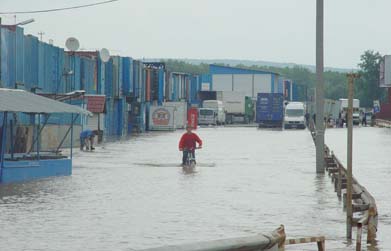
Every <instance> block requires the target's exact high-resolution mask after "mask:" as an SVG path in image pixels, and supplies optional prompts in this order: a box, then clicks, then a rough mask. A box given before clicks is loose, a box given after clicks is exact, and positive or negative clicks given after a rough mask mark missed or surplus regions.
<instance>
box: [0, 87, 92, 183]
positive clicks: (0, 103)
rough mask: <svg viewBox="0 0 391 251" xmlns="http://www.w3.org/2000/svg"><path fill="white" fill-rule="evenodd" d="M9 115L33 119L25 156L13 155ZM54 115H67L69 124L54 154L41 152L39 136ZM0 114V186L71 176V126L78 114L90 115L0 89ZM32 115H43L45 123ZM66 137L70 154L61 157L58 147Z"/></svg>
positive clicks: (25, 94) (23, 93)
mask: <svg viewBox="0 0 391 251" xmlns="http://www.w3.org/2000/svg"><path fill="white" fill-rule="evenodd" d="M10 113H25V114H29V115H31V116H32V117H36V120H37V121H35V123H34V124H35V130H34V135H33V143H32V146H31V148H30V149H29V151H26V152H25V153H20V152H18V153H15V152H14V139H13V137H14V136H13V135H14V132H13V131H14V128H13V127H14V125H13V123H12V120H9V118H10V117H11V116H10ZM54 113H60V114H64V113H66V114H71V124H70V125H69V128H68V129H67V131H66V133H65V136H64V137H63V138H62V140H61V142H60V144H59V146H58V147H57V149H56V150H55V151H51V152H41V151H40V138H41V133H42V130H43V128H44V127H45V126H46V124H47V122H48V119H49V117H50V114H54ZM0 115H2V116H0V161H1V163H0V183H12V182H21V181H28V180H33V179H40V178H45V177H51V176H66V175H71V174H72V148H73V144H72V142H73V136H74V135H73V125H74V123H75V121H76V120H77V119H78V117H79V116H80V115H88V116H91V115H92V114H91V113H90V112H89V111H87V110H85V109H82V108H81V107H79V106H74V105H70V104H66V103H62V102H59V101H55V100H53V99H49V98H46V97H42V96H39V95H36V94H33V93H31V92H27V91H24V90H15V89H5V88H0ZM36 115H45V116H42V117H45V120H44V121H40V120H41V116H36ZM41 122H43V123H41ZM7 135H8V137H7ZM68 135H70V138H71V145H70V152H69V155H64V154H62V152H61V151H60V148H61V147H62V145H63V143H64V142H65V139H66V138H67V137H68ZM33 148H35V149H33Z"/></svg>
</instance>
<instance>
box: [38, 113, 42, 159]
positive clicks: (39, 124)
mask: <svg viewBox="0 0 391 251" xmlns="http://www.w3.org/2000/svg"><path fill="white" fill-rule="evenodd" d="M40 127H41V114H39V113H38V125H37V159H38V160H39V158H40V156H39V150H40V149H39V148H40V144H41V140H40V138H41V130H40Z"/></svg>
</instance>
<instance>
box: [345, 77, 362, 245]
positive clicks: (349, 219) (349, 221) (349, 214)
mask: <svg viewBox="0 0 391 251" xmlns="http://www.w3.org/2000/svg"><path fill="white" fill-rule="evenodd" d="M347 77H348V149H347V150H348V168H347V169H348V170H347V176H348V177H347V184H346V237H347V238H348V239H352V226H353V207H352V193H353V168H352V167H353V165H352V161H353V90H354V88H353V87H354V79H356V78H358V77H360V76H359V74H357V73H349V74H347Z"/></svg>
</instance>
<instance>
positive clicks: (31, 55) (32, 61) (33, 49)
mask: <svg viewBox="0 0 391 251" xmlns="http://www.w3.org/2000/svg"><path fill="white" fill-rule="evenodd" d="M38 44H39V41H38V38H37V37H34V36H31V35H28V36H26V37H25V39H24V70H23V82H24V87H25V89H26V90H31V88H33V87H35V86H38ZM60 81H61V79H60Z"/></svg>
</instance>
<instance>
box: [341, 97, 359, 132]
mask: <svg viewBox="0 0 391 251" xmlns="http://www.w3.org/2000/svg"><path fill="white" fill-rule="evenodd" d="M348 106H349V100H348V99H346V98H340V99H339V111H340V112H341V113H342V112H344V113H345V114H347V113H348ZM353 124H354V125H359V124H360V100H359V99H353Z"/></svg>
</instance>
